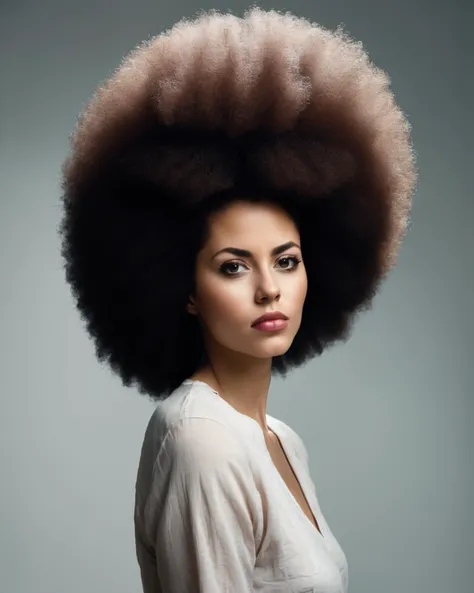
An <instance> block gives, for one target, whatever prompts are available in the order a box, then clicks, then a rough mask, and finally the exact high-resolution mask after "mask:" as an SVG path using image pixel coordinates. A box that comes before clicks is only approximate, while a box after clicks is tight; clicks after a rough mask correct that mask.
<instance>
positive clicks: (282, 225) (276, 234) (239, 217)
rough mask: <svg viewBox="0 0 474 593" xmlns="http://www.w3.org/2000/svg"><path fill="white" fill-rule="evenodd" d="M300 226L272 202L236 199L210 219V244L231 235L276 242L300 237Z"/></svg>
mask: <svg viewBox="0 0 474 593" xmlns="http://www.w3.org/2000/svg"><path fill="white" fill-rule="evenodd" d="M298 236H299V234H298V229H297V227H296V224H295V222H294V221H293V219H292V218H291V217H290V216H289V214H288V213H287V212H286V211H285V210H284V209H283V208H282V207H281V206H279V205H278V204H275V203H271V202H248V201H240V200H239V201H233V202H231V203H230V204H228V205H227V206H225V207H224V208H222V209H221V210H219V211H218V212H215V213H213V214H212V215H211V216H210V218H209V223H208V241H207V243H208V244H209V245H212V246H215V245H216V244H218V243H219V244H220V243H221V242H222V241H225V242H229V241H231V240H232V239H234V240H236V241H237V240H238V241H241V242H242V241H243V240H245V242H246V243H249V242H254V243H255V242H256V243H257V244H259V243H264V242H266V241H267V239H268V241H270V242H271V243H272V246H274V245H273V243H275V241H278V240H279V239H283V240H285V241H288V240H290V239H294V238H298Z"/></svg>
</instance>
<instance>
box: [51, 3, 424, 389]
mask: <svg viewBox="0 0 474 593" xmlns="http://www.w3.org/2000/svg"><path fill="white" fill-rule="evenodd" d="M389 83H390V80H389V77H388V75H387V74H386V73H385V72H384V71H383V70H381V69H379V68H377V67H375V66H374V65H373V64H372V63H371V62H370V60H369V58H368V56H367V54H366V53H365V51H364V50H363V47H362V44H361V43H360V42H355V41H353V40H352V39H351V38H350V37H349V36H348V35H347V33H345V32H344V31H343V30H342V28H341V27H338V28H337V30H336V31H335V32H331V31H329V30H327V29H325V28H324V27H322V26H320V25H317V24H314V23H309V22H308V21H306V20H305V19H302V18H297V17H295V16H293V15H291V14H289V13H286V14H280V13H278V12H276V11H268V12H267V11H263V10H261V9H260V8H252V9H250V10H248V11H247V12H246V13H245V15H244V16H243V17H242V18H239V17H236V16H233V15H230V14H220V13H218V12H217V11H210V12H207V13H206V12H204V13H201V14H200V15H199V16H198V17H197V18H196V19H195V20H193V21H188V20H186V19H184V20H182V21H180V22H179V23H177V24H176V25H175V26H174V27H172V28H171V29H170V30H169V31H167V32H165V33H163V34H161V35H158V36H156V37H154V38H152V39H151V40H149V41H147V42H144V43H142V44H141V45H139V46H138V47H137V48H136V49H134V50H133V51H132V52H131V53H130V54H128V56H126V57H125V58H124V60H123V62H122V64H121V65H120V66H119V67H118V68H117V69H116V70H115V72H114V73H113V75H112V76H111V77H110V78H109V79H108V80H107V81H106V82H104V83H103V84H102V85H101V86H99V88H98V89H97V90H96V92H95V94H94V96H93V97H92V99H91V100H90V102H89V103H88V105H87V106H86V108H85V109H84V110H83V112H82V113H81V115H80V116H79V118H78V121H77V123H76V128H75V130H74V133H73V134H72V136H71V147H72V151H71V154H70V155H69V156H68V158H67V159H66V160H65V162H64V164H63V195H62V203H63V218H62V221H61V226H60V234H61V237H62V255H63V258H64V262H65V269H66V278H67V281H68V283H69V284H70V286H71V289H72V292H73V295H74V297H75V299H76V304H77V307H78V310H79V312H80V313H81V315H82V317H83V318H84V319H85V321H86V323H87V330H88V332H89V334H90V335H91V336H92V337H93V339H94V341H95V346H96V355H97V357H98V359H99V360H100V361H104V360H107V361H108V363H109V364H110V366H111V368H112V369H113V370H114V372H116V373H118V374H119V375H120V377H121V379H122V382H123V384H124V385H127V386H130V385H131V384H132V383H133V384H134V385H136V387H137V388H138V390H139V391H140V392H141V393H142V394H148V395H149V396H150V397H151V398H152V399H154V400H158V399H163V398H165V397H167V396H168V395H169V394H170V393H171V392H172V391H173V389H175V388H176V387H177V386H178V385H180V384H181V382H182V381H183V380H184V379H185V378H187V377H189V376H190V375H192V374H193V373H194V372H195V371H196V370H197V369H199V368H201V366H202V365H203V364H204V363H205V361H206V353H205V349H204V345H203V340H202V337H201V334H200V329H199V325H198V323H197V320H196V317H195V316H193V315H190V314H188V313H187V312H186V309H185V306H186V303H187V299H188V296H189V295H190V294H191V293H192V292H193V289H194V282H195V261H196V255H197V253H198V252H199V250H200V249H201V247H202V246H203V245H204V243H205V241H206V240H207V237H208V231H209V229H208V226H207V222H208V219H209V215H210V213H212V212H214V211H216V210H218V209H219V208H221V207H222V206H224V205H226V204H228V203H229V202H230V201H232V200H235V199H245V200H255V201H258V200H263V201H271V202H274V203H278V204H280V205H281V206H282V207H283V208H284V209H285V210H286V211H287V212H288V214H289V215H290V216H291V217H292V218H293V220H294V221H295V222H296V224H297V226H298V229H299V232H300V237H301V245H302V250H303V255H304V259H305V268H306V270H307V275H308V291H307V296H306V301H305V305H304V310H303V316H302V321H301V325H300V329H299V331H298V333H297V335H296V336H295V338H294V340H293V343H292V344H291V346H290V348H289V349H288V350H287V352H286V353H285V354H284V355H282V356H277V357H274V358H273V360H272V373H275V374H279V375H281V376H283V377H284V376H285V375H286V374H287V372H288V370H290V369H291V368H294V367H297V366H300V365H302V364H303V363H305V362H306V361H308V360H310V359H311V358H313V357H315V356H317V355H320V354H321V353H322V352H323V351H324V350H325V348H327V347H328V346H329V345H330V344H332V343H334V342H335V341H337V340H345V339H347V337H348V336H349V332H350V328H351V327H352V322H353V319H354V317H355V314H356V313H357V312H359V311H361V310H362V309H367V308H368V307H369V306H370V304H371V302H372V300H373V297H374V295H375V293H376V291H377V288H378V286H379V285H380V282H381V280H382V279H383V278H385V276H386V275H387V273H388V272H389V271H390V270H391V269H392V268H393V266H394V265H395V262H396V259H397V253H398V250H399V247H400V245H401V241H402V239H403V236H404V235H405V233H406V230H407V227H408V215H409V210H410V207H411V195H412V192H413V189H414V186H415V183H416V177H417V173H416V167H415V153H414V150H413V148H412V146H411V143H410V135H409V132H410V128H411V126H410V124H409V123H408V122H407V120H406V119H405V117H404V115H403V113H402V111H401V109H400V108H399V107H398V106H397V105H396V103H395V100H394V95H393V93H392V91H391V90H390V88H389Z"/></svg>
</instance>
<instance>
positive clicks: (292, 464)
mask: <svg viewBox="0 0 474 593" xmlns="http://www.w3.org/2000/svg"><path fill="white" fill-rule="evenodd" d="M184 383H201V384H202V385H205V386H206V387H207V388H208V389H210V391H211V392H212V393H213V394H214V395H217V397H218V398H219V400H220V401H221V402H223V403H224V404H225V405H226V406H227V407H229V408H230V409H231V410H233V411H234V412H235V413H236V414H238V415H239V416H242V417H244V418H246V419H247V420H250V421H251V422H252V423H253V424H254V425H256V426H257V427H258V429H259V431H260V434H261V437H262V439H263V444H264V450H265V453H266V456H267V459H268V461H269V462H270V464H271V466H272V468H273V471H274V472H275V474H276V476H277V479H278V480H279V481H280V482H281V484H282V486H283V489H284V490H286V492H287V494H288V496H289V498H290V499H291V500H292V502H293V504H294V505H295V507H296V508H297V510H298V512H299V513H300V515H302V516H303V517H304V519H305V520H306V521H307V522H308V523H309V524H310V525H311V527H312V529H313V530H314V531H315V532H316V533H317V535H318V536H319V538H320V539H321V540H322V541H323V543H324V545H326V541H327V538H326V536H325V534H324V533H323V532H324V531H325V530H324V529H323V528H322V526H321V524H322V521H321V518H320V516H319V514H318V513H316V512H315V509H314V508H313V506H312V504H311V502H310V499H309V496H308V494H307V492H306V490H305V486H304V485H303V482H302V480H301V476H300V475H299V474H298V471H297V470H296V463H295V459H294V457H293V455H292V448H291V447H287V445H286V443H285V439H284V438H283V437H282V434H281V432H279V430H278V429H277V428H276V427H275V426H274V424H273V421H272V419H271V418H270V416H269V415H268V414H267V415H266V419H267V426H268V427H269V428H270V430H271V431H272V432H273V434H274V435H275V436H276V437H277V439H278V441H279V442H280V446H281V448H282V450H283V453H284V454H285V456H286V458H287V460H288V464H289V465H290V468H291V470H292V471H293V474H294V475H295V478H296V480H297V482H298V484H299V486H300V488H301V491H302V493H303V496H304V497H305V499H306V502H307V503H308V506H309V508H310V510H311V513H312V515H313V518H314V519H315V520H316V522H317V524H318V526H319V529H320V530H321V531H319V529H317V527H316V525H314V523H313V522H312V521H311V519H310V518H309V517H308V516H307V515H306V513H305V512H304V510H303V509H302V508H301V506H300V504H299V503H298V501H297V500H296V498H295V496H294V494H293V492H292V491H291V490H290V489H289V487H288V485H287V484H286V482H285V480H284V479H283V478H282V476H281V474H280V472H279V471H278V468H277V467H276V465H275V463H274V462H273V459H272V456H271V455H270V452H269V451H268V448H267V444H266V442H265V435H264V434H263V431H262V427H261V426H260V424H259V423H258V422H257V421H256V420H255V418H251V417H250V416H248V415H247V414H243V413H242V412H239V410H237V409H236V408H234V406H233V405H231V404H230V403H229V402H228V401H227V400H225V399H224V398H223V397H222V396H221V395H220V394H219V393H218V392H217V391H216V390H215V389H214V388H212V387H211V386H210V385H209V384H208V383H206V382H205V381H201V380H200V379H185V380H184Z"/></svg>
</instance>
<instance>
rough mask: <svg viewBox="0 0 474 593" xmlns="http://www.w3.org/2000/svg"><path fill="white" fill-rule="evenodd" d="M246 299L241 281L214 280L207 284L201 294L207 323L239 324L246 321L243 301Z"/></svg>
mask: <svg viewBox="0 0 474 593" xmlns="http://www.w3.org/2000/svg"><path fill="white" fill-rule="evenodd" d="M246 300H248V294H247V295H246V293H245V290H244V286H243V283H240V286H238V283H237V282H235V283H234V284H233V285H232V282H231V281H229V282H227V283H220V282H215V283H213V284H212V285H208V286H207V290H206V292H205V294H203V295H202V302H203V303H205V308H204V309H202V311H203V314H204V316H205V318H206V319H207V320H208V322H209V324H218V325H226V326H229V325H232V324H233V323H238V324H241V323H242V322H245V321H247V317H246V315H245V303H246Z"/></svg>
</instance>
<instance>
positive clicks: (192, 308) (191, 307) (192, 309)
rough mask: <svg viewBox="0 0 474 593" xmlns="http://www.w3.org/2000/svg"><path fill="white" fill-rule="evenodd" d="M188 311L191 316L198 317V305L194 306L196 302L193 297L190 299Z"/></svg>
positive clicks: (187, 306)
mask: <svg viewBox="0 0 474 593" xmlns="http://www.w3.org/2000/svg"><path fill="white" fill-rule="evenodd" d="M186 311H187V312H188V313H191V315H197V310H196V305H195V304H194V300H193V299H192V298H191V297H189V298H188V303H187V305H186Z"/></svg>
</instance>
